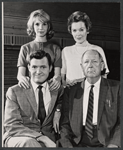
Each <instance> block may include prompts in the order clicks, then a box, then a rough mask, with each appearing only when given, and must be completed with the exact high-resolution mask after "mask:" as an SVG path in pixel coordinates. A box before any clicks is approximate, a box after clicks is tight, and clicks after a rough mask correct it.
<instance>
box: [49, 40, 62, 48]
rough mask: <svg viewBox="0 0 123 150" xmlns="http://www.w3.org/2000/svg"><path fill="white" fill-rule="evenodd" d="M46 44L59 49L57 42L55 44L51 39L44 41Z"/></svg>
mask: <svg viewBox="0 0 123 150" xmlns="http://www.w3.org/2000/svg"><path fill="white" fill-rule="evenodd" d="M46 46H48V47H53V48H55V49H56V48H57V49H61V48H60V46H59V44H57V43H56V42H53V41H47V42H46Z"/></svg>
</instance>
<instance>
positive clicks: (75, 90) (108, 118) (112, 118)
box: [60, 78, 121, 147]
mask: <svg viewBox="0 0 123 150" xmlns="http://www.w3.org/2000/svg"><path fill="white" fill-rule="evenodd" d="M83 92H84V81H83V82H81V83H77V84H76V85H74V86H72V87H70V88H66V89H65V91H64V98H63V110H62V119H61V139H60V143H61V145H62V147H73V145H72V143H75V144H78V143H79V142H80V140H81V137H82V133H83ZM119 115H120V84H119V81H114V80H109V79H104V78H101V85H100V93H99V106H98V120H97V130H98V131H97V132H98V140H99V141H100V143H102V144H103V145H104V146H107V145H108V144H110V143H111V144H115V145H117V146H120V145H121V144H120V116H119Z"/></svg>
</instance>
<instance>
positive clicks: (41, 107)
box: [38, 86, 46, 124]
mask: <svg viewBox="0 0 123 150" xmlns="http://www.w3.org/2000/svg"><path fill="white" fill-rule="evenodd" d="M38 89H39V92H38V97H39V105H38V106H39V109H38V119H39V120H40V122H41V124H42V123H43V121H44V119H45V117H46V111H45V107H44V101H43V92H42V86H38Z"/></svg>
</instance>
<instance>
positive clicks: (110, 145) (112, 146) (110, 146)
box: [107, 144, 118, 148]
mask: <svg viewBox="0 0 123 150" xmlns="http://www.w3.org/2000/svg"><path fill="white" fill-rule="evenodd" d="M107 147H108V148H118V146H117V145H114V144H109V145H108V146H107Z"/></svg>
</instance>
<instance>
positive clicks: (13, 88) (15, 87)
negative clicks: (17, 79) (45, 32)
mask: <svg viewBox="0 0 123 150" xmlns="http://www.w3.org/2000/svg"><path fill="white" fill-rule="evenodd" d="M23 90H24V89H23V88H21V87H20V86H19V85H18V84H16V85H13V86H11V87H9V88H8V90H7V92H6V95H11V96H12V95H16V94H17V93H18V92H21V93H23Z"/></svg>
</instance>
